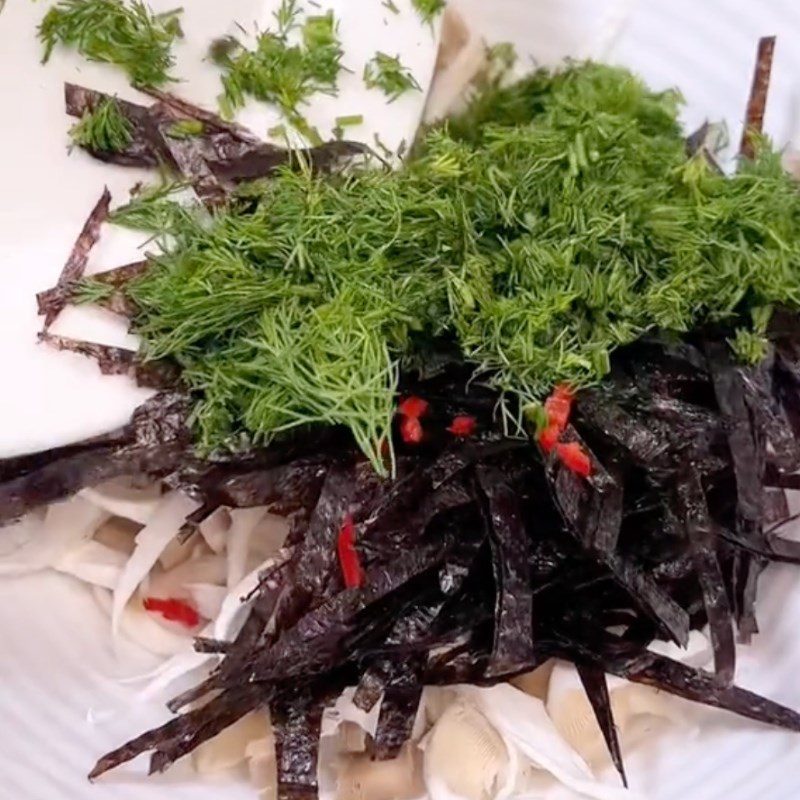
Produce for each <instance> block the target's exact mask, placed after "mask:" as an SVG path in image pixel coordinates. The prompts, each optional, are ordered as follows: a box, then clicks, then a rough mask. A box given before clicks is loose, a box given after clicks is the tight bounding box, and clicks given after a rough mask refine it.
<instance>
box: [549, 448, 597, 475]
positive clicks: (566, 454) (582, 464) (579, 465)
mask: <svg viewBox="0 0 800 800" xmlns="http://www.w3.org/2000/svg"><path fill="white" fill-rule="evenodd" d="M556 453H557V454H558V457H559V458H560V459H561V463H562V464H563V465H564V466H565V467H566V468H567V469H569V470H572V472H574V473H575V474H576V475H580V476H581V477H582V478H588V477H589V475H591V474H592V460H591V459H590V458H589V456H588V454H587V453H586V451H585V450H584V449H583V448H582V447H581V446H580V445H579V444H578V443H577V442H569V443H568V444H557V445H556Z"/></svg>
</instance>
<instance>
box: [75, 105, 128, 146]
mask: <svg viewBox="0 0 800 800" xmlns="http://www.w3.org/2000/svg"><path fill="white" fill-rule="evenodd" d="M131 133H132V126H131V123H130V122H129V121H128V120H127V119H126V118H125V117H124V116H123V115H122V112H121V111H120V110H119V104H118V103H117V101H116V100H114V99H113V98H109V99H107V100H103V101H101V102H100V103H98V105H97V108H95V109H93V110H91V111H87V112H86V113H85V114H84V115H83V116H82V117H81V119H80V121H79V122H78V123H76V124H75V125H73V126H72V128H71V129H70V132H69V135H70V138H71V139H72V141H73V142H74V143H75V144H77V145H80V146H81V147H88V148H89V149H91V150H101V151H105V152H110V153H119V152H121V151H123V150H124V149H125V148H126V147H127V146H128V145H129V144H130V143H131Z"/></svg>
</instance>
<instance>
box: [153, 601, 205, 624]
mask: <svg viewBox="0 0 800 800" xmlns="http://www.w3.org/2000/svg"><path fill="white" fill-rule="evenodd" d="M144 608H145V611H155V612H156V613H158V614H161V616H162V617H164V619H166V620H169V621H170V622H180V623H181V625H185V626H186V627H187V628H196V627H197V626H198V625H199V624H200V615H199V614H198V613H197V611H196V610H195V609H194V608H192V607H191V606H190V605H189V604H188V603H187V602H185V601H183V600H178V599H176V598H174V597H169V598H166V599H162V598H160V597H146V598H145V601H144Z"/></svg>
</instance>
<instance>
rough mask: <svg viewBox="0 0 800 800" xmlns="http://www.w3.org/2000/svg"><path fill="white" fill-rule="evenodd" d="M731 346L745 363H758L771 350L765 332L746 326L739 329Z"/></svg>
mask: <svg viewBox="0 0 800 800" xmlns="http://www.w3.org/2000/svg"><path fill="white" fill-rule="evenodd" d="M730 346H731V349H732V350H733V352H734V353H736V355H737V357H738V358H739V359H741V360H742V361H743V362H744V363H745V364H758V363H759V362H760V361H762V360H763V359H764V357H765V356H766V355H767V352H768V350H769V342H768V341H767V339H766V337H765V336H764V335H763V334H761V333H756V332H755V331H748V330H746V329H745V328H738V329H737V331H736V335H735V336H734V337H733V339H732V340H731V341H730Z"/></svg>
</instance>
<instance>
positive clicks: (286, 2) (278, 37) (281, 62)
mask: <svg viewBox="0 0 800 800" xmlns="http://www.w3.org/2000/svg"><path fill="white" fill-rule="evenodd" d="M299 17H300V9H299V8H298V6H297V0H283V2H282V3H281V7H280V8H279V10H278V11H277V12H276V13H275V20H276V26H277V27H276V30H275V31H265V32H263V33H261V34H260V35H259V37H258V41H257V42H256V47H255V49H254V50H248V49H247V48H246V47H244V46H243V45H242V44H240V43H239V42H237V41H235V40H232V39H226V40H223V41H222V42H217V43H216V44H215V45H214V46H213V47H212V57H213V59H214V61H215V62H216V63H217V64H219V65H220V66H221V67H222V68H223V69H224V71H225V74H224V76H223V78H222V84H223V89H224V91H223V94H222V96H221V97H220V107H221V108H222V110H223V112H224V113H225V114H226V115H228V116H231V115H232V114H233V112H234V111H235V110H236V109H237V108H241V106H243V105H244V103H245V101H246V99H247V97H248V96H249V97H254V98H256V99H257V100H261V101H263V102H267V103H274V104H275V105H277V106H278V107H279V108H280V109H281V111H282V112H283V113H284V115H285V116H286V118H287V120H288V121H289V122H290V123H291V124H292V125H294V126H295V127H296V128H297V129H298V130H300V131H301V132H303V133H306V132H307V125H306V123H305V121H304V119H303V115H302V113H301V107H302V106H303V104H304V103H306V102H307V100H308V99H309V98H310V97H311V96H312V95H314V94H316V93H318V92H321V93H323V94H331V95H334V94H336V84H337V79H338V77H339V72H340V71H341V69H342V66H341V59H342V48H341V45H340V42H339V35H338V33H337V23H336V20H335V18H334V16H333V12H332V11H328V13H327V14H323V15H319V16H310V17H306V18H305V20H304V21H303V23H302V25H301V24H300V22H299ZM298 29H299V32H300V40H299V41H298V42H297V43H292V41H290V36H291V34H292V32H293V31H295V30H298Z"/></svg>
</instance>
